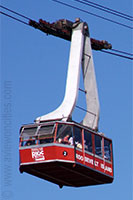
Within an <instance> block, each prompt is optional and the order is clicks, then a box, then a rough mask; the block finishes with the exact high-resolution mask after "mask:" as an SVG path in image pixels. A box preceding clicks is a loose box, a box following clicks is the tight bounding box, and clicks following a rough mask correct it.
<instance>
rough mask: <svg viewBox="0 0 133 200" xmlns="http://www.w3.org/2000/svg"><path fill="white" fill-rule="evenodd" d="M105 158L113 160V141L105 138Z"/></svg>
mask: <svg viewBox="0 0 133 200" xmlns="http://www.w3.org/2000/svg"><path fill="white" fill-rule="evenodd" d="M104 158H105V159H106V160H109V161H111V142H110V141H109V140H107V139H104Z"/></svg>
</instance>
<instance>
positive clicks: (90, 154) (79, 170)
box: [19, 122, 113, 187]
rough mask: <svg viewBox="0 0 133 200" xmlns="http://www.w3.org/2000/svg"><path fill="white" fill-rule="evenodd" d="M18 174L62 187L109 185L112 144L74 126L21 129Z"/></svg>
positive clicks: (39, 125)
mask: <svg viewBox="0 0 133 200" xmlns="http://www.w3.org/2000/svg"><path fill="white" fill-rule="evenodd" d="M19 149H20V171H21V172H27V173H29V174H32V175H34V176H37V177H40V178H42V179H46V180H48V181H51V182H53V183H56V184H58V185H59V186H60V187H62V186H63V185H65V186H74V187H80V186H88V185H97V184H104V183H111V182H112V181H113V155H112V141H111V140H110V139H108V138H106V137H105V136H103V134H100V133H99V134H98V133H96V132H94V131H92V130H89V129H88V128H85V127H83V126H81V125H80V124H77V123H74V122H65V123H62V122H51V123H42V124H38V125H37V124H32V125H24V126H22V128H21V130H20V147H19Z"/></svg>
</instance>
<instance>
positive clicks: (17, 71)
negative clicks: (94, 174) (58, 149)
mask: <svg viewBox="0 0 133 200" xmlns="http://www.w3.org/2000/svg"><path fill="white" fill-rule="evenodd" d="M64 2H67V3H70V4H72V5H75V6H77V7H79V6H80V7H81V4H79V3H77V2H75V1H72V0H69V1H67V0H64ZM94 2H95V3H99V4H102V5H104V6H107V7H110V8H112V9H115V10H119V11H121V12H124V13H127V14H129V15H131V14H132V11H133V10H132V1H131V0H127V1H121V0H116V1H112V0H108V1H105V0H103V1H102V2H99V1H98V0H95V1H94ZM1 4H2V5H3V6H6V7H8V8H10V9H13V10H15V11H17V12H19V13H22V14H24V15H25V16H28V17H30V18H32V19H34V20H36V21H37V20H38V19H40V18H42V19H44V20H46V21H49V22H53V21H56V20H58V19H62V18H65V19H69V20H71V21H74V20H75V18H76V17H80V18H81V19H82V20H83V21H86V22H87V23H88V26H89V29H90V35H91V37H93V38H96V39H99V40H107V41H109V42H110V43H111V44H112V46H113V48H114V49H119V50H122V51H126V52H130V53H131V51H132V39H133V38H132V34H131V30H130V29H128V28H124V27H121V26H119V25H116V24H113V23H110V22H107V21H104V20H101V19H99V18H96V17H93V16H91V15H88V14H85V13H83V12H80V11H77V10H73V9H72V8H68V7H64V6H62V5H59V4H57V3H55V2H53V1H52V0H47V1H44V0H39V1H32V0H23V1H17V0H12V1H9V0H6V1H4V0H3V1H2V2H1ZM81 8H83V9H85V10H88V11H90V12H95V13H97V14H100V15H104V16H105V17H108V18H109V17H110V18H112V19H113V20H117V21H119V22H121V23H126V24H128V25H130V26H131V24H130V23H129V22H128V21H126V20H122V19H119V18H116V17H113V16H111V15H108V14H105V13H103V12H100V11H96V10H94V9H92V8H91V7H87V6H82V7H81ZM0 26H1V33H0V34H1V39H0V42H1V45H0V46H1V49H0V54H1V97H2V98H1V99H2V100H1V131H0V132H1V133H0V134H1V139H0V141H1V144H0V146H1V161H2V162H1V165H0V166H1V183H2V187H1V192H2V193H1V195H3V196H2V197H3V199H2V200H6V199H11V200H18V199H19V200H23V199H32V200H36V199H42V198H43V199H49V200H53V199H58V200H62V199H64V200H66V199H68V198H69V199H70V200H71V199H76V200H79V199H81V198H82V199H84V198H85V199H94V200H97V199H99V200H107V199H108V200H112V199H114V200H115V199H121V200H125V199H128V200H131V195H132V190H131V189H132V172H133V169H132V67H133V66H132V61H131V60H128V59H124V58H120V57H116V56H112V55H109V54H105V53H102V52H96V51H93V56H94V63H95V71H96V78H97V85H98V92H99V99H100V122H99V130H100V131H102V132H104V133H105V135H106V136H107V137H109V138H112V140H113V148H114V152H113V153H114V182H113V183H112V184H110V185H102V186H93V187H84V188H69V187H64V188H63V189H59V187H58V186H56V185H54V184H52V183H49V182H47V181H45V180H41V179H39V178H37V177H33V176H31V175H28V174H25V173H24V174H20V172H19V149H18V145H19V129H20V127H21V125H22V124H28V123H32V122H33V121H34V119H36V117H38V116H41V115H43V114H46V113H48V112H50V111H52V110H54V109H55V108H56V107H57V106H58V105H59V104H60V103H61V102H62V100H63V96H64V92H65V81H66V73H67V64H68V57H69V47H70V43H69V42H67V41H65V40H62V39H60V38H56V37H53V36H46V35H45V34H44V33H42V32H40V31H38V30H35V29H33V28H31V27H29V26H26V25H24V24H21V23H19V22H16V21H14V20H12V19H10V18H7V17H5V16H2V15H1V24H0ZM81 87H82V81H81ZM84 103H85V102H84V95H83V94H82V93H80V94H79V100H78V102H77V104H78V105H79V106H82V107H83V106H84ZM84 114H85V113H82V112H81V111H79V110H77V109H75V112H74V116H73V117H74V119H75V120H76V121H80V120H81V119H82V118H83V116H84ZM7 138H8V143H7Z"/></svg>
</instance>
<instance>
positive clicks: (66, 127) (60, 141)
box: [19, 20, 113, 187]
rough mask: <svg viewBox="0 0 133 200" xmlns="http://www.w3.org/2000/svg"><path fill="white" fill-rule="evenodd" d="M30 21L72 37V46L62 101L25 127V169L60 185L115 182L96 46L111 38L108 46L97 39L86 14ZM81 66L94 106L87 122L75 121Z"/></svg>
mask: <svg viewBox="0 0 133 200" xmlns="http://www.w3.org/2000/svg"><path fill="white" fill-rule="evenodd" d="M29 23H30V25H32V26H34V27H35V28H38V29H40V30H42V31H43V32H46V33H47V34H53V35H55V36H58V37H61V38H63V39H67V40H71V47H70V57H69V64H68V74H67V82H66V92H65V96H64V100H63V102H62V104H61V105H60V106H59V107H58V108H57V109H56V110H55V111H53V112H51V113H49V114H47V115H44V116H41V117H38V118H37V119H36V120H35V123H34V124H28V125H23V126H22V127H21V129H20V145H19V153H20V172H21V173H22V172H27V173H29V174H31V175H34V176H37V177H39V178H42V179H45V180H48V181H50V182H53V183H55V184H58V185H59V186H60V187H63V186H72V187H80V186H89V185H98V184H105V183H112V181H113V153H112V140H111V139H109V138H107V137H105V136H104V134H101V133H99V132H98V120H99V100H98V93H97V85H96V79H95V72H94V64H93V57H92V48H94V49H95V48H97V49H100V48H108V47H107V44H108V43H107V42H106V41H103V43H101V45H103V44H104V45H105V46H104V45H103V46H104V47H103V46H102V47H101V46H100V43H99V42H98V43H95V44H94V41H92V40H91V39H90V36H89V30H88V25H87V24H86V23H85V22H81V21H80V20H76V21H75V23H72V22H69V21H67V20H64V21H63V20H59V21H58V22H56V23H53V24H50V23H46V22H45V21H43V20H40V21H39V23H37V22H34V21H30V22H29ZM53 31H54V32H53ZM92 43H93V46H92ZM108 46H109V44H108ZM109 48H110V47H109ZM81 66H82V72H83V80H84V88H85V91H86V92H85V95H86V104H87V111H88V112H87V113H86V115H85V117H84V119H83V120H82V122H81V123H76V122H74V121H72V112H73V110H74V108H75V104H76V100H77V94H78V88H79V77H80V67H81Z"/></svg>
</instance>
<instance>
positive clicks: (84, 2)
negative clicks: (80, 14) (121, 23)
mask: <svg viewBox="0 0 133 200" xmlns="http://www.w3.org/2000/svg"><path fill="white" fill-rule="evenodd" d="M74 1H76V2H79V3H81V4H84V5H87V6H91V7H93V8H96V9H99V10H101V11H104V12H107V13H109V14H112V15H116V16H117V17H121V18H124V19H127V20H129V21H133V17H132V16H130V15H127V14H125V13H122V12H119V11H116V10H114V9H111V8H108V7H105V6H102V5H100V4H97V3H94V2H91V1H87V0H82V1H80V0H74Z"/></svg>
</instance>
